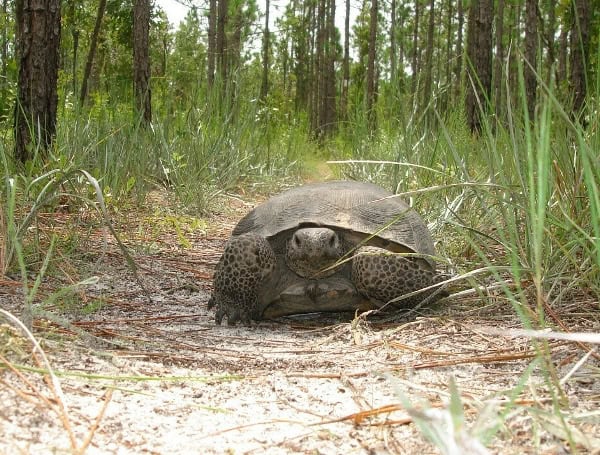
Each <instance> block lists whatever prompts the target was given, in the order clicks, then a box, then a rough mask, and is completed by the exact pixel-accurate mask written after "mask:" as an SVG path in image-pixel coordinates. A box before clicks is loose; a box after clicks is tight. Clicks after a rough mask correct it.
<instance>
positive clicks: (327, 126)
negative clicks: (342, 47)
mask: <svg viewBox="0 0 600 455" xmlns="http://www.w3.org/2000/svg"><path fill="white" fill-rule="evenodd" d="M327 3H328V5H327V24H326V29H327V46H326V49H325V50H326V52H325V61H326V67H325V99H324V100H323V103H324V106H325V109H324V114H325V115H324V118H323V122H322V126H323V129H324V130H325V132H326V133H327V134H331V133H332V132H333V131H334V130H335V127H336V119H335V116H336V112H335V102H336V96H335V95H336V93H335V92H336V90H335V50H336V45H337V41H336V33H335V0H328V2H327Z"/></svg>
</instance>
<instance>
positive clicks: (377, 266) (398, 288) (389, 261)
mask: <svg viewBox="0 0 600 455" xmlns="http://www.w3.org/2000/svg"><path fill="white" fill-rule="evenodd" d="M417 261H418V259H417V258H414V257H406V256H402V255H401V254H397V253H392V252H390V251H388V250H385V249H383V248H377V247H373V246H365V247H361V248H359V249H358V250H357V251H356V253H355V256H354V258H353V259H352V281H353V282H354V284H355V285H356V288H357V289H358V291H359V292H360V293H361V294H363V295H364V296H366V297H367V298H368V299H370V300H373V301H375V302H377V303H378V304H379V305H381V306H383V305H385V304H386V303H388V302H389V301H390V300H393V299H395V298H397V297H400V296H403V295H405V294H408V293H410V292H413V291H417V290H419V289H423V288H426V287H428V286H431V285H432V284H434V283H437V282H439V281H441V280H440V277H439V276H438V275H437V274H436V272H435V271H432V270H428V269H426V268H424V267H423V266H421V265H420V264H419V263H418V262H417ZM435 291H436V290H435V289H433V290H429V291H425V292H422V293H419V294H416V295H414V296H412V297H408V298H407V299H403V300H401V301H399V302H398V304H399V305H400V306H404V307H406V306H413V305H416V304H418V303H420V302H421V301H423V300H424V299H425V298H426V297H428V296H429V295H431V294H432V293H433V292H435Z"/></svg>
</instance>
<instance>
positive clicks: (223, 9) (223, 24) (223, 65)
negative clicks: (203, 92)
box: [215, 0, 229, 85]
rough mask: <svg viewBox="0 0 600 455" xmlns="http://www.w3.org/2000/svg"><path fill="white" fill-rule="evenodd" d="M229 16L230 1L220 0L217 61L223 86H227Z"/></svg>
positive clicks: (218, 8)
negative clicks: (226, 31) (227, 29)
mask: <svg viewBox="0 0 600 455" xmlns="http://www.w3.org/2000/svg"><path fill="white" fill-rule="evenodd" d="M228 14H229V1H228V0H219V1H218V7H217V36H216V43H215V44H216V60H217V72H218V74H219V78H220V79H221V81H220V82H221V84H223V85H225V83H226V81H227V37H226V34H225V30H226V28H227V21H228Z"/></svg>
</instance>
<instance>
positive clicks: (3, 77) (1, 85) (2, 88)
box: [0, 0, 8, 114]
mask: <svg viewBox="0 0 600 455" xmlns="http://www.w3.org/2000/svg"><path fill="white" fill-rule="evenodd" d="M2 16H3V17H4V20H5V21H8V5H7V0H2ZM0 52H2V55H0V58H2V74H0V97H1V98H0V99H2V102H4V95H5V92H6V81H7V78H8V26H7V24H6V23H5V25H4V27H3V28H2V48H1V49H0ZM3 111H4V109H0V114H4V112H3Z"/></svg>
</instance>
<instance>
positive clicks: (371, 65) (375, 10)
mask: <svg viewBox="0 0 600 455" xmlns="http://www.w3.org/2000/svg"><path fill="white" fill-rule="evenodd" d="M378 14H379V5H378V0H371V17H370V21H369V56H368V62H367V117H368V120H369V128H370V130H371V132H374V131H375V128H376V125H377V118H376V115H375V97H376V91H375V87H376V84H377V82H376V80H375V78H376V72H375V63H376V56H377V54H376V47H377V16H378Z"/></svg>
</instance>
